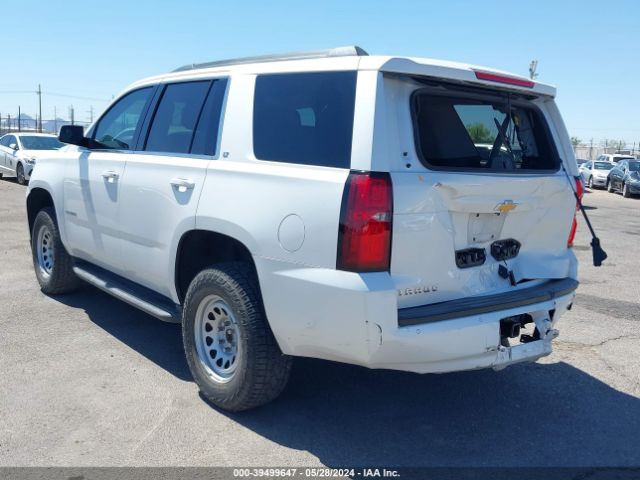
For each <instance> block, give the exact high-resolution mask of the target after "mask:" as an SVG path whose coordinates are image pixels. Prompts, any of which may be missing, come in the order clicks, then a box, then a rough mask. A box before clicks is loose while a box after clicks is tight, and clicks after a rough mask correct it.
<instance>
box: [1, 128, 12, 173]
mask: <svg viewBox="0 0 640 480" xmlns="http://www.w3.org/2000/svg"><path fill="white" fill-rule="evenodd" d="M10 136H11V135H5V136H4V137H2V138H1V139H0V172H2V173H8V172H9V170H8V167H7V152H8V151H9V137H10Z"/></svg>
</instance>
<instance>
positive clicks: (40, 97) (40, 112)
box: [36, 84, 42, 133]
mask: <svg viewBox="0 0 640 480" xmlns="http://www.w3.org/2000/svg"><path fill="white" fill-rule="evenodd" d="M36 93H37V94H38V114H39V116H40V123H38V131H39V132H40V133H42V89H41V88H40V84H38V91H37V92H36Z"/></svg>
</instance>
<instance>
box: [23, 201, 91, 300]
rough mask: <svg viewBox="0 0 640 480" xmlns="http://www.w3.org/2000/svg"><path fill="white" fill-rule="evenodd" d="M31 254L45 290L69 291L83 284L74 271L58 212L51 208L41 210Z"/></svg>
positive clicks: (38, 277) (33, 233)
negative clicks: (57, 216) (59, 227)
mask: <svg viewBox="0 0 640 480" xmlns="http://www.w3.org/2000/svg"><path fill="white" fill-rule="evenodd" d="M31 253H32V256H33V267H34V269H35V272H36V278H37V279H38V283H39V284H40V289H41V290H42V292H43V293H46V294H49V295H57V294H60V293H69V292H72V291H74V290H76V289H77V288H78V287H79V285H80V280H79V279H78V277H76V274H75V273H73V261H72V259H71V256H70V255H69V254H68V253H67V250H66V249H65V248H64V245H63V244H62V240H60V232H59V231H58V225H57V223H56V216H55V211H54V210H53V208H51V207H47V208H43V209H42V210H40V211H39V212H38V215H37V216H36V219H35V221H34V222H33V232H32V235H31Z"/></svg>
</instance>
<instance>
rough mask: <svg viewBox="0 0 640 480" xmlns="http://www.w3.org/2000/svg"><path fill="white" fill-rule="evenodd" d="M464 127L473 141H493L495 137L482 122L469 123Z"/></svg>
mask: <svg viewBox="0 0 640 480" xmlns="http://www.w3.org/2000/svg"><path fill="white" fill-rule="evenodd" d="M466 127H467V132H469V136H470V137H471V140H473V143H493V140H494V139H495V137H494V136H493V135H492V134H491V132H490V131H489V129H488V128H487V127H486V126H485V125H484V124H483V123H470V124H469V125H467V126H466Z"/></svg>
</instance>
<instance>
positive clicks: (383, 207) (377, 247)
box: [336, 172, 393, 272]
mask: <svg viewBox="0 0 640 480" xmlns="http://www.w3.org/2000/svg"><path fill="white" fill-rule="evenodd" d="M392 217H393V191H392V188H391V177H390V176H389V174H388V173H379V172H352V173H350V174H349V178H348V179H347V183H346V185H345V188H344V194H343V197H342V211H341V212H340V230H339V233H338V260H337V265H336V266H337V268H338V269H339V270H347V271H351V272H376V271H385V270H389V266H390V263H391V220H392Z"/></svg>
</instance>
